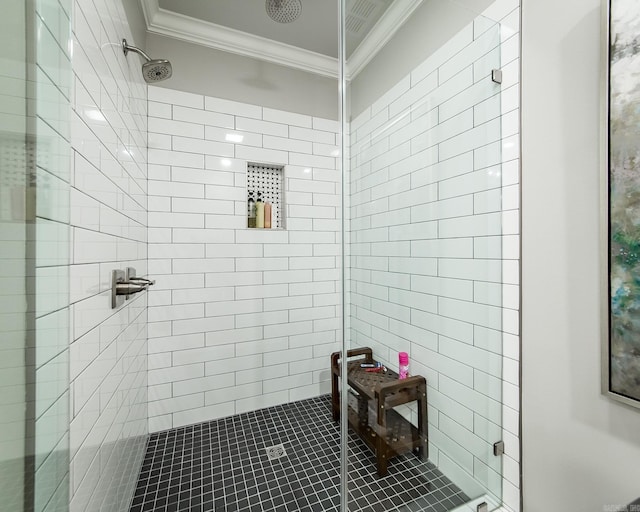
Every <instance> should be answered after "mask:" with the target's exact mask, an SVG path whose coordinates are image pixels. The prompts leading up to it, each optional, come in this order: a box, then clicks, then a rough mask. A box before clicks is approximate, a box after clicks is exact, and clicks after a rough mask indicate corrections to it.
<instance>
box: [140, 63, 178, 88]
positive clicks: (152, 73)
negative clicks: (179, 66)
mask: <svg viewBox="0 0 640 512" xmlns="http://www.w3.org/2000/svg"><path fill="white" fill-rule="evenodd" d="M172 74H173V70H172V69H171V62H169V61H168V60H166V59H154V60H150V61H149V62H145V63H144V64H143V65H142V76H143V77H144V79H145V81H146V82H147V83H151V82H161V81H162V80H166V79H167V78H171V75H172Z"/></svg>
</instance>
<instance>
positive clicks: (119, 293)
mask: <svg viewBox="0 0 640 512" xmlns="http://www.w3.org/2000/svg"><path fill="white" fill-rule="evenodd" d="M135 275H136V269H135V268H132V267H128V268H127V271H126V272H125V271H123V270H113V271H112V272H111V308H112V309H114V308H117V307H118V306H121V305H122V304H123V303H124V299H129V296H130V295H133V294H134V293H140V292H142V291H144V290H147V289H148V288H149V286H151V285H153V284H155V283H156V282H155V281H154V280H150V279H144V278H143V277H135Z"/></svg>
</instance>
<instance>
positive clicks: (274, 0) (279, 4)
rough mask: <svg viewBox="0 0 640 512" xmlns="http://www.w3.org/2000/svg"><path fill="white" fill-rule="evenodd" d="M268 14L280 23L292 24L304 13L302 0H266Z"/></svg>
mask: <svg viewBox="0 0 640 512" xmlns="http://www.w3.org/2000/svg"><path fill="white" fill-rule="evenodd" d="M265 8H266V9H267V14H268V15H269V17H270V18H271V19H272V20H273V21H277V22H278V23H291V22H292V21H295V20H296V19H297V18H298V16H300V13H301V12H302V3H301V2H300V0H266V3H265Z"/></svg>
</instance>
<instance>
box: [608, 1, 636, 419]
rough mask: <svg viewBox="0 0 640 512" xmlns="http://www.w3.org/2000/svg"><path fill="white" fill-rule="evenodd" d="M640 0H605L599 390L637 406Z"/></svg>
mask: <svg viewBox="0 0 640 512" xmlns="http://www.w3.org/2000/svg"><path fill="white" fill-rule="evenodd" d="M638 34H640V5H638V3H637V0H603V6H602V39H603V42H602V70H603V73H602V74H601V75H602V84H601V91H602V94H601V98H602V105H601V113H602V123H601V128H602V135H601V139H602V141H601V148H602V151H601V174H602V176H601V189H600V190H601V197H600V201H601V244H600V247H601V261H602V265H601V266H602V269H603V270H602V273H601V287H602V322H601V324H602V392H603V393H604V394H605V395H607V396H608V397H610V398H612V399H614V400H617V401H619V402H622V403H624V404H627V405H629V406H632V407H638V408H640V130H639V129H638V126H640V83H636V81H635V80H633V79H632V77H633V74H634V72H635V73H636V75H637V73H640V36H639V35H638Z"/></svg>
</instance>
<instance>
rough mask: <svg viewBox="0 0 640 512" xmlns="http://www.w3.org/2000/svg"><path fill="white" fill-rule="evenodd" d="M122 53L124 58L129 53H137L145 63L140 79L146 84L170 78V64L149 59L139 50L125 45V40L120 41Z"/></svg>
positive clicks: (171, 70)
mask: <svg viewBox="0 0 640 512" xmlns="http://www.w3.org/2000/svg"><path fill="white" fill-rule="evenodd" d="M122 51H123V52H124V54H125V56H126V55H127V54H128V53H129V52H134V53H137V54H138V55H141V56H142V57H143V58H144V59H145V60H146V62H145V63H144V64H143V65H142V77H143V78H144V81H145V82H147V83H152V82H161V81H162V80H166V79H167V78H171V75H172V74H173V69H172V68H171V62H169V61H168V60H166V59H151V58H150V57H149V56H148V55H147V54H146V53H144V52H143V51H142V50H141V49H140V48H137V47H135V46H131V45H129V44H127V40H126V39H123V40H122Z"/></svg>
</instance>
